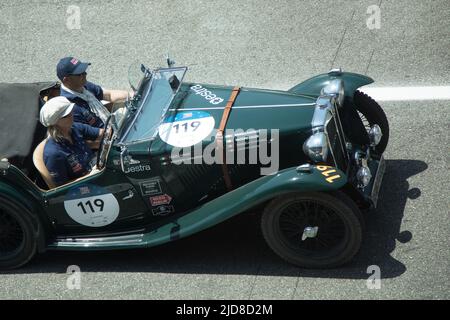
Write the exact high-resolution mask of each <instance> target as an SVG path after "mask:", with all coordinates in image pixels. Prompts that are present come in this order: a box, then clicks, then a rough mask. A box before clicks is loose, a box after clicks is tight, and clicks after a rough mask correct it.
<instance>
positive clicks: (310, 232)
mask: <svg viewBox="0 0 450 320" xmlns="http://www.w3.org/2000/svg"><path fill="white" fill-rule="evenodd" d="M318 232H319V227H306V228H305V230H303V235H302V241H305V240H306V239H308V238H315V237H317V233H318Z"/></svg>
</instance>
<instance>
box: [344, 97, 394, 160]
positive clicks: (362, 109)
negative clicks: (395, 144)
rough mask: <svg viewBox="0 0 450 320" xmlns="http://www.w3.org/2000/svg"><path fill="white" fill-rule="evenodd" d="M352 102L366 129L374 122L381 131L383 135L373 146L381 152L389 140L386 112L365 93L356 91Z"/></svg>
mask: <svg viewBox="0 0 450 320" xmlns="http://www.w3.org/2000/svg"><path fill="white" fill-rule="evenodd" d="M353 102H354V103H355V106H356V110H357V111H358V113H359V116H360V117H361V120H362V121H363V123H364V126H365V127H366V129H367V130H369V129H370V127H371V126H373V125H374V124H378V125H379V126H380V128H381V131H382V132H383V137H382V138H381V141H380V143H379V144H378V145H377V146H376V147H375V150H376V151H377V152H378V153H379V154H382V153H383V152H384V150H386V146H387V144H388V141H389V122H388V120H387V117H386V114H385V113H384V111H383V109H382V108H381V106H380V105H379V104H378V103H377V102H376V101H375V100H373V99H372V98H371V97H369V96H368V95H367V94H365V93H363V92H361V91H356V92H355V95H354V96H353Z"/></svg>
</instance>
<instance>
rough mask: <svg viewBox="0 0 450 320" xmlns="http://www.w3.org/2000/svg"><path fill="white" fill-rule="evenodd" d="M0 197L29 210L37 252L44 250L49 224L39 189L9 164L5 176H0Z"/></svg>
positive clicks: (49, 228)
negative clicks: (36, 242)
mask: <svg viewBox="0 0 450 320" xmlns="http://www.w3.org/2000/svg"><path fill="white" fill-rule="evenodd" d="M2 197H4V198H7V199H8V200H10V201H13V202H15V203H17V204H19V205H21V206H23V207H26V208H27V209H28V210H29V212H31V219H32V221H33V224H34V226H35V234H36V239H37V241H38V250H39V252H43V251H45V247H46V239H45V238H46V236H48V235H49V233H50V230H51V224H50V221H49V219H48V216H47V215H46V213H45V211H44V209H43V208H42V204H43V203H44V201H43V198H42V195H41V192H40V191H39V189H37V187H35V186H34V185H33V183H32V182H31V181H30V180H28V179H27V178H26V177H25V176H24V175H23V173H22V172H21V171H20V170H19V169H17V168H16V167H14V166H10V167H9V168H8V169H7V171H6V176H5V177H2V178H0V198H2Z"/></svg>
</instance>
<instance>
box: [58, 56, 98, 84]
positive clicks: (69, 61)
mask: <svg viewBox="0 0 450 320" xmlns="http://www.w3.org/2000/svg"><path fill="white" fill-rule="evenodd" d="M90 65H91V64H90V63H87V62H81V61H80V60H78V59H77V58H74V57H65V58H62V59H61V60H59V62H58V65H57V66H56V75H57V76H58V78H59V80H61V81H62V80H63V79H64V77H66V76H70V75H77V74H82V73H83V72H86V69H87V68H88V67H89V66H90Z"/></svg>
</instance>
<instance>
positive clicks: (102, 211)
mask: <svg viewBox="0 0 450 320" xmlns="http://www.w3.org/2000/svg"><path fill="white" fill-rule="evenodd" d="M64 208H65V209H66V212H67V214H68V215H69V216H70V217H71V218H72V219H73V220H74V221H76V222H78V223H79V224H82V225H84V226H87V227H104V226H107V225H109V224H111V223H113V222H114V221H115V220H116V219H117V217H118V216H119V211H120V209H119V203H118V202H117V199H116V197H114V195H113V194H112V193H109V192H108V191H107V190H105V189H103V188H101V187H99V186H95V185H89V184H88V185H83V186H81V187H76V188H73V189H71V190H70V191H69V192H68V193H67V195H66V199H65V201H64Z"/></svg>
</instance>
